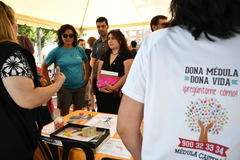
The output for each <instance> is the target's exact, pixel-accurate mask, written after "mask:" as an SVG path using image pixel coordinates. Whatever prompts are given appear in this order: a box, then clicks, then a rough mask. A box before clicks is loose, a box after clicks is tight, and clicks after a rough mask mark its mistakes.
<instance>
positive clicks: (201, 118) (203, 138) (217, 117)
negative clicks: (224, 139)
mask: <svg viewBox="0 0 240 160" xmlns="http://www.w3.org/2000/svg"><path fill="white" fill-rule="evenodd" d="M227 114H228V111H227V110H226V108H223V107H222V106H221V104H219V102H218V101H217V100H216V99H212V98H204V99H200V98H199V99H198V100H197V101H196V102H191V104H190V105H189V106H188V107H187V110H186V112H185V115H186V117H187V118H186V120H185V121H186V122H187V125H188V127H189V128H190V130H191V131H192V132H200V136H199V142H208V133H212V134H213V135H214V134H219V133H220V132H221V131H222V130H223V126H224V125H225V124H226V123H227V121H228V117H227Z"/></svg>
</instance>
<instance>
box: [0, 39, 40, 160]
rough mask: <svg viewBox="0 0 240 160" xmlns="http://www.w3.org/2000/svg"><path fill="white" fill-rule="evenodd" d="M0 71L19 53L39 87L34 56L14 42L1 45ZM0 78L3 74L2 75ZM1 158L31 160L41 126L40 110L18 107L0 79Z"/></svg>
mask: <svg viewBox="0 0 240 160" xmlns="http://www.w3.org/2000/svg"><path fill="white" fill-rule="evenodd" d="M0 50H1V54H0V69H1V68H2V67H3V64H4V63H5V62H6V60H7V59H8V58H9V57H10V56H11V55H12V54H13V53H15V52H17V51H20V52H21V53H22V55H24V57H25V58H26V59H27V62H28V64H29V66H30V69H31V72H32V76H33V82H34V85H35V87H37V86H39V82H38V75H37V71H36V64H35V59H34V57H33V55H32V54H31V53H30V52H29V51H27V50H25V49H23V48H22V46H20V45H18V44H16V43H13V42H1V43H0ZM16 68H17V67H16ZM0 74H1V77H2V74H3V73H1V72H0ZM0 95H1V96H0V122H1V123H0V130H1V131H0V141H1V145H2V147H1V154H0V159H9V160H12V159H25V160H28V159H29V160H30V159H33V154H34V151H35V149H36V147H37V141H38V139H39V137H40V134H41V128H42V126H41V125H40V123H39V119H38V118H39V111H40V108H36V109H32V110H29V109H24V108H21V107H20V106H18V105H17V104H16V103H15V102H14V101H13V99H12V98H11V96H10V95H9V94H8V92H7V90H6V88H5V86H4V84H3V81H2V78H1V79H0Z"/></svg>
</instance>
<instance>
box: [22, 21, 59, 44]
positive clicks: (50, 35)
mask: <svg viewBox="0 0 240 160" xmlns="http://www.w3.org/2000/svg"><path fill="white" fill-rule="evenodd" d="M40 31H41V37H40V38H41V48H44V47H45V46H46V45H47V44H49V43H54V42H56V41H57V36H56V31H55V30H53V29H45V28H40ZM18 35H21V36H26V37H28V38H30V39H31V40H32V42H33V43H34V45H35V44H36V43H37V28H36V27H32V26H27V25H18Z"/></svg>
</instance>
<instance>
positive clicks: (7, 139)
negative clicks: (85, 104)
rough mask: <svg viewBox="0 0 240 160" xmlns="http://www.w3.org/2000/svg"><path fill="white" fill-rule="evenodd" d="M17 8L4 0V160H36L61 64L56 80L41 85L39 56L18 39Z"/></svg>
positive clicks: (0, 84)
mask: <svg viewBox="0 0 240 160" xmlns="http://www.w3.org/2000/svg"><path fill="white" fill-rule="evenodd" d="M16 35H17V23H16V18H15V13H14V11H13V9H12V8H11V7H9V6H7V5H6V4H4V3H3V2H2V1H0V51H1V52H0V77H1V78H0V122H1V123H0V128H1V131H0V142H1V151H0V159H9V160H13V159H22V160H23V159H24V160H30V159H33V154H34V152H35V149H36V147H37V144H38V140H39V138H40V133H41V129H42V127H41V126H42V125H41V123H40V121H39V111H40V109H41V108H40V107H39V106H41V104H43V103H45V102H46V101H48V100H49V99H50V98H51V97H52V95H53V94H54V93H55V92H57V91H58V90H59V89H60V87H61V86H62V84H63V82H64V80H65V76H64V75H63V74H62V73H60V70H59V67H57V69H56V73H55V83H54V84H52V85H50V86H47V87H39V81H38V75H37V70H36V64H35V59H34V57H33V55H32V54H31V53H30V52H29V51H28V50H26V49H24V48H23V47H22V46H21V45H19V44H18V41H17V36H16Z"/></svg>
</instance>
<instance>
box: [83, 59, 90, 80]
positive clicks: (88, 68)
mask: <svg viewBox="0 0 240 160" xmlns="http://www.w3.org/2000/svg"><path fill="white" fill-rule="evenodd" d="M84 70H85V71H84V73H85V74H84V80H85V82H86V83H88V79H89V70H90V66H89V61H88V60H87V61H85V62H84Z"/></svg>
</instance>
